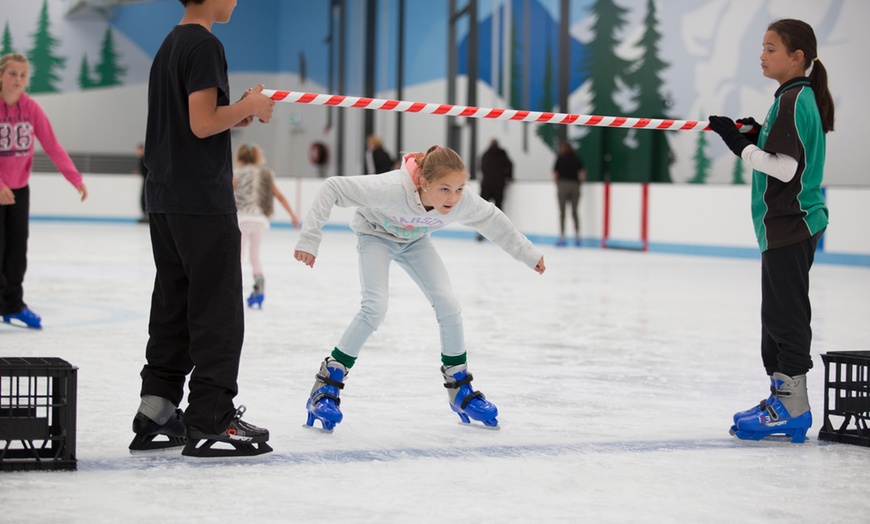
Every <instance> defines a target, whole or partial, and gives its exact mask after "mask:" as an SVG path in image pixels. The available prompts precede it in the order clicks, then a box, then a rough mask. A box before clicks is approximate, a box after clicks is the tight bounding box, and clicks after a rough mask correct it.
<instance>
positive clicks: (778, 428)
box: [732, 373, 813, 444]
mask: <svg viewBox="0 0 870 524" xmlns="http://www.w3.org/2000/svg"><path fill="white" fill-rule="evenodd" d="M773 382H774V385H775V387H776V393H774V399H773V402H770V403H769V404H766V405H765V407H764V409H763V410H760V411H759V412H758V413H757V414H754V415H749V416H747V417H744V418H741V419H739V420H738V421H737V424H736V426H737V428H736V430H734V431H732V434H733V435H734V436H736V437H737V438H739V439H741V440H761V439H763V438H765V437H769V436H771V435H786V436H788V437H791V441H792V442H793V443H795V444H800V443H802V442H804V440H806V437H807V430H809V429H810V427H812V425H813V414H812V412H811V411H810V404H809V400H808V398H807V376H806V375H799V376H796V377H789V376H787V375H783V374H782V373H774V374H773Z"/></svg>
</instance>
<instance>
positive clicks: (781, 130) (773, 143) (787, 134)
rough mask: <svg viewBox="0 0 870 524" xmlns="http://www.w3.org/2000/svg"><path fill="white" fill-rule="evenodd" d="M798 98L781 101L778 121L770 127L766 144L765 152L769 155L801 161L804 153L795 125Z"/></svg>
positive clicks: (784, 98) (791, 97) (792, 97)
mask: <svg viewBox="0 0 870 524" xmlns="http://www.w3.org/2000/svg"><path fill="white" fill-rule="evenodd" d="M796 103H797V97H794V96H789V97H787V98H786V97H785V96H783V99H782V100H780V104H779V111H778V112H777V115H776V119H775V120H774V121H773V124H772V125H771V126H770V132H769V133H768V134H767V140H766V141H765V142H764V148H763V149H764V150H765V151H767V152H768V153H779V154H781V155H788V156H790V157H792V158H794V159H795V160H799V159H800V158H801V156H802V153H803V147H802V145H801V141H800V136H798V131H797V127H796V125H795V104H796Z"/></svg>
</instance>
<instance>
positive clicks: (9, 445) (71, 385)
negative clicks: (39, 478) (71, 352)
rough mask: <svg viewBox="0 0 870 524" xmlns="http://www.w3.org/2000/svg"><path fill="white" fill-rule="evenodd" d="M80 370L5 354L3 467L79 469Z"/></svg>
mask: <svg viewBox="0 0 870 524" xmlns="http://www.w3.org/2000/svg"><path fill="white" fill-rule="evenodd" d="M77 371H78V368H77V367H75V366H72V365H70V363H69V362H67V361H65V360H63V359H60V358H38V357H28V358H19V357H0V470H5V471H10V470H32V469H76V388H77Z"/></svg>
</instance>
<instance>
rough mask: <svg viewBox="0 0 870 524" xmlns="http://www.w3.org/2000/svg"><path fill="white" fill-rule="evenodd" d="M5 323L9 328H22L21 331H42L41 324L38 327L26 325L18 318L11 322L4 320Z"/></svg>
mask: <svg viewBox="0 0 870 524" xmlns="http://www.w3.org/2000/svg"><path fill="white" fill-rule="evenodd" d="M3 323H4V324H6V325H7V326H12V327H15V328H20V329H32V330H35V331H40V330H41V329H42V324H40V325H38V326H31V325H28V324H25V323H24V322H22V321H20V320H18V319H17V318H11V319H9V320H6V319H3Z"/></svg>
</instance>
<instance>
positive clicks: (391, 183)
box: [294, 146, 546, 431]
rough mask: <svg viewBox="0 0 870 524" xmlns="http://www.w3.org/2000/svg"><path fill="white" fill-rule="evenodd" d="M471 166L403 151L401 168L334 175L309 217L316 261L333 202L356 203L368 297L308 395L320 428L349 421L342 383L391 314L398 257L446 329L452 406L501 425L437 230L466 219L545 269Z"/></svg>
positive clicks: (301, 257) (305, 251) (305, 233)
mask: <svg viewBox="0 0 870 524" xmlns="http://www.w3.org/2000/svg"><path fill="white" fill-rule="evenodd" d="M467 180H468V171H467V170H466V168H465V164H464V163H463V161H462V159H461V158H460V157H459V155H458V154H457V153H456V152H455V151H453V150H452V149H449V148H441V147H440V146H433V147H432V148H430V149H429V151H427V152H426V153H425V154H423V153H410V154H407V155H405V156H404V158H403V159H402V162H401V166H400V168H399V169H396V170H393V171H389V172H387V173H383V174H381V175H375V176H371V175H367V176H351V177H331V178H328V179H326V181H325V182H324V184H323V186H322V187H321V189H320V191H319V192H318V193H317V196H316V197H315V199H314V203H313V204H312V207H311V210H310V211H309V212H308V215H307V216H306V217H305V220H304V221H303V223H302V231H301V233H300V237H299V242H298V243H297V245H296V250H295V254H294V256H295V258H296V260H298V261H300V262H302V263H304V264H305V265H307V266H310V267H314V262H315V259H316V257H317V248H318V246H319V245H320V241H321V239H322V234H321V228H322V227H323V225H324V224H325V223H326V221H327V220H328V219H329V215H330V213H331V211H332V208H333V207H334V206H341V207H351V206H355V207H356V208H357V209H356V212H355V214H354V217H353V219H352V220H351V223H350V227H351V229H352V230H353V231H354V232H356V234H357V236H358V239H359V248H358V251H359V256H360V263H359V267H360V282H361V287H362V290H361V291H362V302H361V306H360V310H359V312H358V313H357V314H356V316H355V317H354V319H353V320H352V321H351V323H350V325H349V326H348V327H347V329H346V330H345V332H344V335H343V336H342V337H341V340H340V341H339V343H338V345H337V346H336V347H335V348H334V349H333V350H332V353H331V354H330V356H328V357H326V359H325V360H324V361H323V363H322V364H321V366H320V371H319V372H318V374H317V375H316V380H315V383H314V387H313V388H312V389H311V395H310V398H309V399H308V403H307V410H308V420H307V422H306V424H307V425H308V426H311V427H313V425H314V420H315V419H316V420H319V421H320V423H321V427H322V428H323V429H324V430H326V431H331V430H332V429H333V428H334V427H335V424H337V423H339V422H341V419H342V414H341V410H340V409H339V403H340V400H339V390H340V389H342V388H344V379H345V377H346V376H347V373H348V370H350V368H351V367H353V365H354V362H356V359H357V357H358V356H359V353H360V350H361V349H362V346H363V345H364V344H365V342H366V340H368V338H369V336H371V334H372V333H374V332H375V330H377V328H378V326H380V324H381V322H382V321H383V320H384V317H385V315H386V312H387V300H388V291H389V266H390V263H391V262H392V261H393V260H395V261H396V262H397V263H398V264H399V265H400V266H402V268H404V269H405V271H407V272H408V274H409V275H410V276H411V278H412V279H413V280H414V282H416V283H417V285H418V286H420V289H421V290H422V291H423V293H424V294H425V295H426V297H427V298H428V299H429V303H430V304H431V305H432V307H433V308H434V310H435V317H436V319H437V321H438V326H439V329H440V334H441V362H442V364H443V365H442V367H441V373H442V375H443V376H444V387H445V388H447V391H448V397H449V401H450V407H451V408H452V409H453V411H454V412H456V413H457V414H458V415H459V417H460V419H461V420H462V422H463V423H466V424H469V423H470V421H471V420H477V421H480V422H482V423H483V424H484V425H485V426H487V427H491V428H498V421H497V420H496V416H497V415H498V409H497V408H496V407H495V405H493V404H492V403H491V402H489V401H488V400H486V399H485V398H484V396H483V394H482V393H480V392H479V391H474V390H473V389H472V388H471V386H470V382H471V379H472V376H471V374H470V373H468V371H467V368H466V349H465V337H464V332H463V327H462V314H461V311H462V310H461V308H460V306H459V303H458V301H457V299H456V297H455V295H454V294H453V289H452V286H451V284H450V278H449V275H448V273H447V269H446V268H445V267H444V263H443V262H442V261H441V257H440V256H439V255H438V252H437V251H436V250H435V247H434V245H433V244H432V241H431V239H430V236H429V235H430V233H432V232H433V231H437V230H439V229H442V228H444V227H445V226H447V225H448V224H451V223H453V222H457V223H460V224H463V225H466V226H469V227H472V228H474V229H476V230H477V231H478V232H479V233H481V234H483V235H484V236H486V237H487V238H489V239H490V240H491V241H492V242H493V243H494V244H496V245H497V246H499V247H501V248H502V249H503V250H504V251H506V252H507V253H508V254H510V255H511V256H512V257H514V258H515V259H516V260H518V261H520V262H522V263H524V264H526V265H527V266H529V267H530V268H532V269H534V270H535V271H537V272H538V273H539V274H543V273H544V270H545V269H546V266H545V265H544V257H543V254H542V253H541V251H540V250H539V249H538V248H537V247H535V246H534V245H533V244H532V243H531V242H530V241H529V240H528V239H527V238H526V237H525V236H524V235H523V234H522V233H520V232H519V230H517V228H516V226H514V225H513V223H511V221H510V220H509V219H508V218H507V217H506V216H505V215H504V213H502V212H501V211H500V210H499V209H498V208H497V207H495V206H494V205H493V204H492V203H490V202H487V201H485V200H483V199H482V198H480V196H478V195H477V194H475V193H474V192H471V191H465V189H466V187H465V185H466V182H467Z"/></svg>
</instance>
